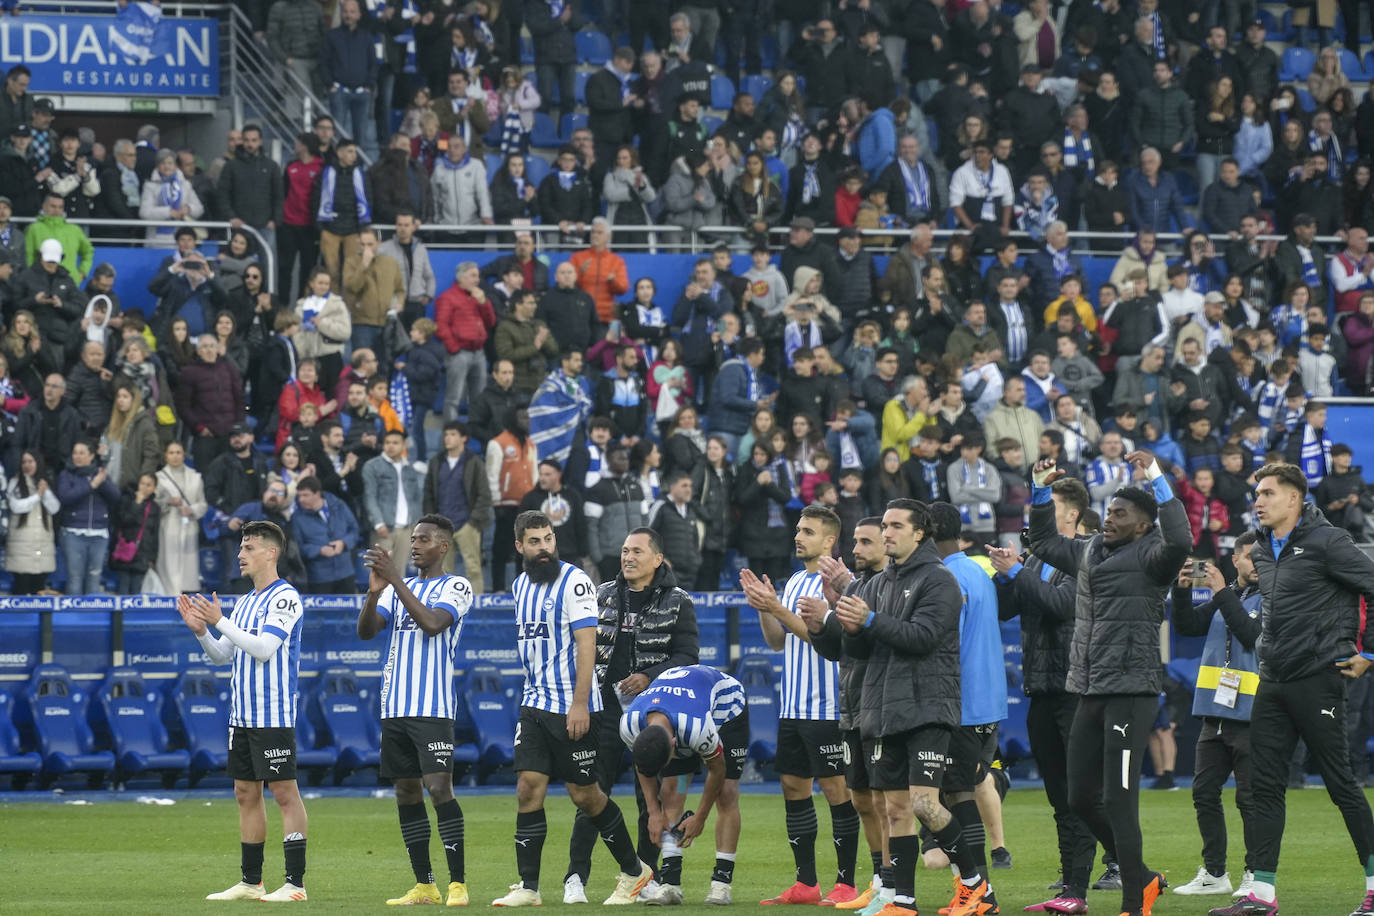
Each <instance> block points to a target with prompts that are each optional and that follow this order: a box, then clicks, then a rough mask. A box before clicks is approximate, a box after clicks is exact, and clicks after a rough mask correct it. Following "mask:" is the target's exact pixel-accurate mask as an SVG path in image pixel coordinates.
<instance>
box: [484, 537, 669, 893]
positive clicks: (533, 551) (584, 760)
mask: <svg viewBox="0 0 1374 916" xmlns="http://www.w3.org/2000/svg"><path fill="white" fill-rule="evenodd" d="M515 550H516V552H517V553H519V554H520V556H521V558H522V559H523V560H524V566H525V571H524V572H523V573H521V574H520V575H519V576H517V577H516V579H515V584H514V585H513V586H512V591H513V592H514V593H515V638H516V646H517V648H518V650H519V652H520V661H521V664H523V665H524V668H525V689H524V693H523V695H522V696H521V700H520V721H519V724H517V726H516V729H515V771H516V773H517V774H518V779H519V781H518V782H517V784H516V799H517V804H518V806H519V807H518V809H517V814H516V817H515V863H516V867H517V868H518V869H519V872H520V881H519V883H517V884H512V885H511V889H510V893H509V894H507V895H505V896H504V897H500V898H498V899H496V900H493V901H492V905H493V906H541V905H542V904H543V900H542V899H541V898H540V896H539V865H540V857H541V855H542V853H543V850H544V837H545V835H546V834H547V832H548V822H547V820H546V819H545V816H544V797H545V796H546V795H547V794H548V791H549V778H550V777H552V776H556V777H558V778H559V779H560V780H562V781H563V783H564V785H565V786H566V787H567V790H568V795H569V796H570V797H571V798H572V800H573V804H575V805H577V807H578V808H579V809H581V810H582V812H583V813H585V814H586V815H587V816H588V817H589V818H591V819H592V823H594V824H595V825H596V829H597V832H598V833H600V834H601V839H602V840H603V841H604V842H605V844H606V847H607V848H608V849H609V850H610V851H611V855H612V856H614V857H615V860H616V862H617V863H619V865H620V876H619V878H617V879H616V886H615V891H614V892H613V893H612V894H611V896H610V897H608V898H607V899H606V901H605V903H606V904H607V905H628V904H631V903H634V902H635V901H636V899H637V898H638V897H639V893H640V891H642V890H643V889H644V885H646V884H648V883H649V879H650V878H651V877H653V873H654V872H653V869H652V868H650V867H649V866H648V865H646V864H644V863H643V862H641V861H640V860H639V856H638V855H637V854H636V852H635V846H634V841H633V840H632V839H631V838H630V831H629V828H628V827H626V826H625V818H624V817H623V816H622V815H621V813H620V807H619V806H618V805H617V804H616V803H615V802H614V801H612V800H611V799H609V798H608V797H607V796H606V793H605V792H603V791H602V790H601V787H600V786H599V785H597V781H596V773H597V768H596V751H597V740H596V736H597V727H596V726H597V724H598V721H597V719H596V717H597V716H599V715H600V714H601V691H600V689H599V688H598V686H597V683H596V619H597V615H596V587H595V586H594V585H592V580H591V579H590V578H589V577H588V576H587V574H586V573H584V572H583V571H582V570H580V569H578V568H577V567H576V566H573V565H572V564H571V563H564V562H562V561H560V560H559V559H558V542H557V535H556V534H555V533H554V529H553V523H552V522H550V521H549V518H548V516H546V515H545V514H544V513H542V512H534V511H530V512H521V513H520V514H519V515H518V516H516V518H515Z"/></svg>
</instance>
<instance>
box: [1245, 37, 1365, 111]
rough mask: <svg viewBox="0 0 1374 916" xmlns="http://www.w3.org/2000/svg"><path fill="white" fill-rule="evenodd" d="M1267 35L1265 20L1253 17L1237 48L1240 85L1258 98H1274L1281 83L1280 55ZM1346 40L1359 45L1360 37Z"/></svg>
mask: <svg viewBox="0 0 1374 916" xmlns="http://www.w3.org/2000/svg"><path fill="white" fill-rule="evenodd" d="M1267 37H1268V30H1267V29H1266V28H1265V26H1264V21H1263V20H1261V19H1251V20H1250V22H1249V23H1248V24H1247V25H1246V26H1245V42H1244V43H1243V44H1241V46H1240V47H1239V48H1237V49H1236V62H1237V63H1239V64H1240V71H1241V73H1242V78H1241V82H1240V83H1239V84H1238V85H1241V86H1244V87H1245V89H1246V91H1247V92H1249V93H1250V94H1251V95H1253V96H1254V97H1255V98H1257V99H1269V98H1273V96H1274V90H1275V89H1277V88H1278V85H1279V56H1278V55H1277V54H1275V53H1274V51H1273V49H1272V48H1270V47H1269V46H1268V45H1267V44H1265V39H1266V38H1267ZM1346 40H1347V41H1350V42H1354V43H1355V44H1356V45H1357V46H1358V43H1359V39H1358V38H1356V37H1355V36H1353V35H1352V36H1350V37H1349V38H1347V39H1346ZM1358 53H1359V52H1358V51H1356V54H1358Z"/></svg>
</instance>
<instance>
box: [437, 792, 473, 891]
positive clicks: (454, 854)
mask: <svg viewBox="0 0 1374 916" xmlns="http://www.w3.org/2000/svg"><path fill="white" fill-rule="evenodd" d="M434 817H435V820H437V821H438V822H439V841H440V842H442V843H443V844H444V857H445V858H447V859H448V875H449V880H450V881H466V880H467V878H466V877H464V875H465V873H466V871H467V866H466V864H465V863H464V861H463V809H462V808H460V807H459V806H458V799H456V798H450V799H449V800H448V801H446V802H444V803H443V804H442V805H435V806H434Z"/></svg>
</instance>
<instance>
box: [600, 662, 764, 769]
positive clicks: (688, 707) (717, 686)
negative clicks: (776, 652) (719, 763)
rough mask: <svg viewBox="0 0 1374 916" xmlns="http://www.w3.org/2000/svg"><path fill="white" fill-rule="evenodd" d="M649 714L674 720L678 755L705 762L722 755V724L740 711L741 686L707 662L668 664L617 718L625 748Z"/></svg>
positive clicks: (642, 726) (741, 711)
mask: <svg viewBox="0 0 1374 916" xmlns="http://www.w3.org/2000/svg"><path fill="white" fill-rule="evenodd" d="M651 712H661V713H663V714H664V715H665V716H667V717H668V719H669V721H671V722H672V723H673V729H674V731H676V733H677V748H676V750H675V753H676V755H677V756H678V757H679V758H682V759H686V758H689V757H701V758H702V759H703V760H704V759H706V758H708V757H714V756H716V755H717V754H719V753H721V746H720V727H721V726H723V725H724V724H725V723H726V722H729V721H731V720H732V719H737V718H739V717H740V716H741V715H743V714H744V687H742V686H741V685H740V682H739V681H737V680H735V679H734V678H732V677H731V676H730V675H728V674H725V673H724V672H722V671H717V670H716V669H715V668H712V667H711V666H710V665H682V666H679V667H677V668H669V669H668V670H667V671H665V672H663V673H662V674H660V675H659V676H658V677H656V678H654V682H653V683H652V684H650V685H649V686H648V687H646V688H645V689H644V692H643V693H641V694H640V695H639V696H637V697H635V698H634V702H632V703H631V704H630V706H629V708H628V709H626V710H625V713H624V715H622V716H621V717H620V740H621V741H624V742H625V746H626V747H630V746H631V745H633V744H634V743H635V738H638V737H639V733H640V732H642V731H644V726H645V722H646V720H647V719H648V716H649V713H651Z"/></svg>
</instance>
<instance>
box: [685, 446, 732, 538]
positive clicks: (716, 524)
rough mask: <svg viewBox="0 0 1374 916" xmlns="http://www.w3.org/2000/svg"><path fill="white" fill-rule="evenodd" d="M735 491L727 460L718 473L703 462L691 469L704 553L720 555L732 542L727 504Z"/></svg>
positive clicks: (730, 468) (729, 510) (729, 512)
mask: <svg viewBox="0 0 1374 916" xmlns="http://www.w3.org/2000/svg"><path fill="white" fill-rule="evenodd" d="M734 488H735V468H734V466H733V465H731V464H730V463H729V462H728V461H727V462H726V463H725V464H724V465H723V466H722V468H721V470H720V473H719V474H717V473H716V471H715V470H714V469H713V468H711V466H710V465H709V464H707V463H706V462H704V461H703V462H700V463H699V464H697V465H696V467H694V468H693V469H692V502H693V503H695V505H696V507H697V509H698V510H699V511H700V513H701V518H702V520H703V521H705V522H706V532H705V536H704V537H703V538H702V541H701V549H702V550H703V551H714V552H718V553H723V552H724V551H726V550H727V549H729V547H730V545H731V544H732V543H733V542H734V537H733V535H734V527H735V518H734V515H735V512H734V507H733V506H732V505H731V504H730V498H731V494H732V493H733V491H734Z"/></svg>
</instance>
